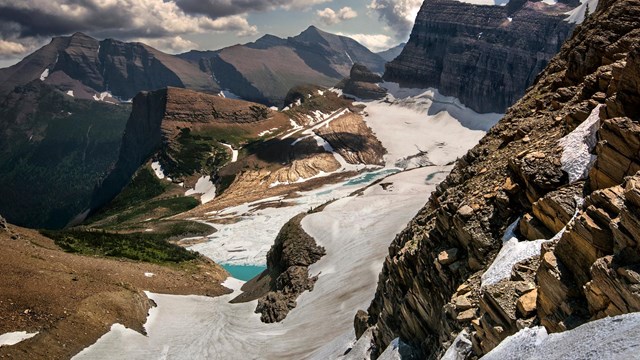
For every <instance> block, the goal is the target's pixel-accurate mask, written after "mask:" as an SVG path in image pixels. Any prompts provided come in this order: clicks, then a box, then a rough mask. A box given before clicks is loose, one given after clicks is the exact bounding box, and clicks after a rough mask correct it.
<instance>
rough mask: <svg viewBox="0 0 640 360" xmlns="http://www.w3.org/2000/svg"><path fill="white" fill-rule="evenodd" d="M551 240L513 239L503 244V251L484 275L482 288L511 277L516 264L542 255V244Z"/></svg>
mask: <svg viewBox="0 0 640 360" xmlns="http://www.w3.org/2000/svg"><path fill="white" fill-rule="evenodd" d="M548 241H549V240H534V241H519V240H518V238H515V237H512V238H511V239H509V240H508V241H507V242H505V243H504V244H502V249H500V252H499V253H498V256H496V259H495V260H494V261H493V263H492V264H491V266H489V268H488V269H487V271H485V273H484V274H482V286H481V287H485V286H488V285H493V284H497V283H498V282H500V280H502V279H506V278H508V277H510V276H511V269H512V268H513V265H515V264H516V263H518V262H520V261H522V260H526V259H529V258H532V257H534V256H539V255H540V249H541V247H542V244H543V243H545V242H548Z"/></svg>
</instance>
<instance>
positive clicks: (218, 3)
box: [175, 0, 331, 19]
mask: <svg viewBox="0 0 640 360" xmlns="http://www.w3.org/2000/svg"><path fill="white" fill-rule="evenodd" d="M175 1H176V3H177V5H178V6H179V7H180V8H181V9H182V10H184V11H185V12H186V13H188V14H199V15H206V16H208V17H210V18H213V19H215V18H218V17H224V16H231V15H238V14H244V13H247V12H258V11H267V10H273V9H276V8H283V9H287V10H290V9H295V10H298V9H308V8H310V7H312V6H314V5H317V4H322V3H327V2H331V0H175Z"/></svg>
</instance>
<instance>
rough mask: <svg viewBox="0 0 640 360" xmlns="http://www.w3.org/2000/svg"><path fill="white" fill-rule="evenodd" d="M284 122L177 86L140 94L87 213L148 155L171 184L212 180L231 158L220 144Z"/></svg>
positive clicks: (256, 108)
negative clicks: (116, 155) (191, 179)
mask: <svg viewBox="0 0 640 360" xmlns="http://www.w3.org/2000/svg"><path fill="white" fill-rule="evenodd" d="M286 122H287V119H285V118H284V117H282V116H280V115H279V114H275V113H273V112H272V110H270V109H268V108H266V107H265V106H263V105H260V104H256V103H251V102H247V101H242V100H233V99H225V98H223V97H220V96H217V95H210V94H204V93H199V92H195V91H191V90H186V89H180V88H167V89H162V90H157V91H152V92H141V93H140V94H138V95H137V96H136V97H135V98H134V100H133V109H132V112H131V116H130V117H129V120H128V121H127V126H126V128H125V132H124V137H123V140H122V146H121V148H120V155H119V159H118V161H117V163H116V165H115V167H114V168H113V170H112V171H111V172H110V173H109V176H108V177H107V178H106V179H105V180H104V181H103V182H102V183H101V184H100V186H99V187H98V188H97V189H96V191H95V192H94V197H93V201H92V205H91V209H96V208H98V207H100V206H101V205H104V204H105V203H107V202H108V201H110V200H111V199H113V198H114V197H115V196H116V195H117V194H118V193H119V192H120V191H121V190H122V189H123V188H124V186H125V185H126V184H127V183H128V182H129V180H130V179H131V176H132V175H133V174H134V173H135V172H136V171H137V170H138V168H140V166H142V165H143V164H144V163H145V162H146V161H147V160H149V158H150V157H151V156H152V155H156V157H157V158H158V160H159V161H160V164H161V165H162V167H163V168H164V169H165V170H166V171H167V175H168V176H170V177H171V178H172V179H173V180H174V181H176V182H182V181H185V180H188V179H189V177H192V176H196V177H199V176H200V175H206V176H214V175H216V171H217V169H218V167H220V166H222V165H224V163H226V162H227V161H228V160H230V159H231V156H230V155H229V154H228V152H229V150H228V148H227V147H225V146H224V145H223V142H224V141H231V140H236V139H237V138H241V136H242V134H244V132H249V130H247V127H249V128H250V129H251V131H252V132H254V133H255V132H259V131H260V129H261V126H264V127H266V128H267V129H268V128H271V127H273V126H278V125H282V123H286Z"/></svg>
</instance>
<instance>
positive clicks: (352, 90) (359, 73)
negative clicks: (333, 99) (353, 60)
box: [336, 64, 387, 100]
mask: <svg viewBox="0 0 640 360" xmlns="http://www.w3.org/2000/svg"><path fill="white" fill-rule="evenodd" d="M380 82H382V77H381V76H380V75H378V74H374V73H373V72H371V70H369V69H368V68H367V67H366V66H364V65H362V64H355V65H353V67H352V68H351V72H350V73H349V77H348V78H345V79H344V80H342V81H341V82H340V84H338V85H337V86H336V87H337V88H339V89H342V90H343V91H344V92H345V93H346V94H350V95H355V96H357V97H359V98H361V99H370V100H377V99H382V98H383V97H385V96H386V95H387V91H386V90H385V89H384V88H382V87H380V86H378V83H380Z"/></svg>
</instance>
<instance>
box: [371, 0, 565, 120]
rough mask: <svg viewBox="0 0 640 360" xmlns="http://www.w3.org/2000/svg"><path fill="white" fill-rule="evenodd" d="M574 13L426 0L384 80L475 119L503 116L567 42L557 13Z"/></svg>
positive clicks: (517, 4)
mask: <svg viewBox="0 0 640 360" xmlns="http://www.w3.org/2000/svg"><path fill="white" fill-rule="evenodd" d="M571 5H572V6H571ZM573 6H575V4H570V5H566V4H563V3H562V2H559V3H558V4H556V5H553V6H549V5H546V4H544V3H541V2H527V1H512V2H510V3H509V4H508V5H507V6H478V5H471V4H467V3H462V2H459V1H454V0H427V1H425V2H424V3H423V5H422V8H421V9H420V12H419V13H418V16H417V18H416V22H415V25H414V28H413V31H412V33H411V37H410V39H409V42H408V43H407V45H406V46H405V47H404V49H403V51H402V53H401V54H400V56H398V57H397V58H396V59H395V60H393V61H391V62H390V63H388V64H387V67H386V71H385V74H384V78H385V80H387V81H393V82H398V83H400V84H402V85H405V86H410V87H422V88H426V87H434V88H437V89H438V90H440V92H441V93H442V94H443V95H447V96H454V97H456V98H458V99H460V101H461V102H462V103H463V104H465V105H466V106H468V107H470V108H472V109H474V110H475V111H478V112H481V113H487V112H496V113H504V112H505V110H506V109H507V108H508V107H509V106H511V105H512V104H514V103H515V102H516V100H518V99H519V98H521V97H522V95H524V92H525V89H527V87H529V86H530V85H531V84H532V83H533V82H534V80H535V78H536V75H537V74H538V73H539V72H540V71H542V69H544V67H545V66H546V65H547V64H548V62H549V60H550V59H551V58H552V57H553V56H554V55H555V54H556V53H557V52H558V51H559V50H560V47H561V46H562V43H563V42H564V41H565V39H567V38H568V37H569V36H570V35H571V31H572V30H573V28H574V25H575V24H570V23H569V22H567V21H564V19H565V18H566V17H567V15H566V14H564V13H565V12H567V11H568V10H570V9H571V8H572V7H573Z"/></svg>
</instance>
